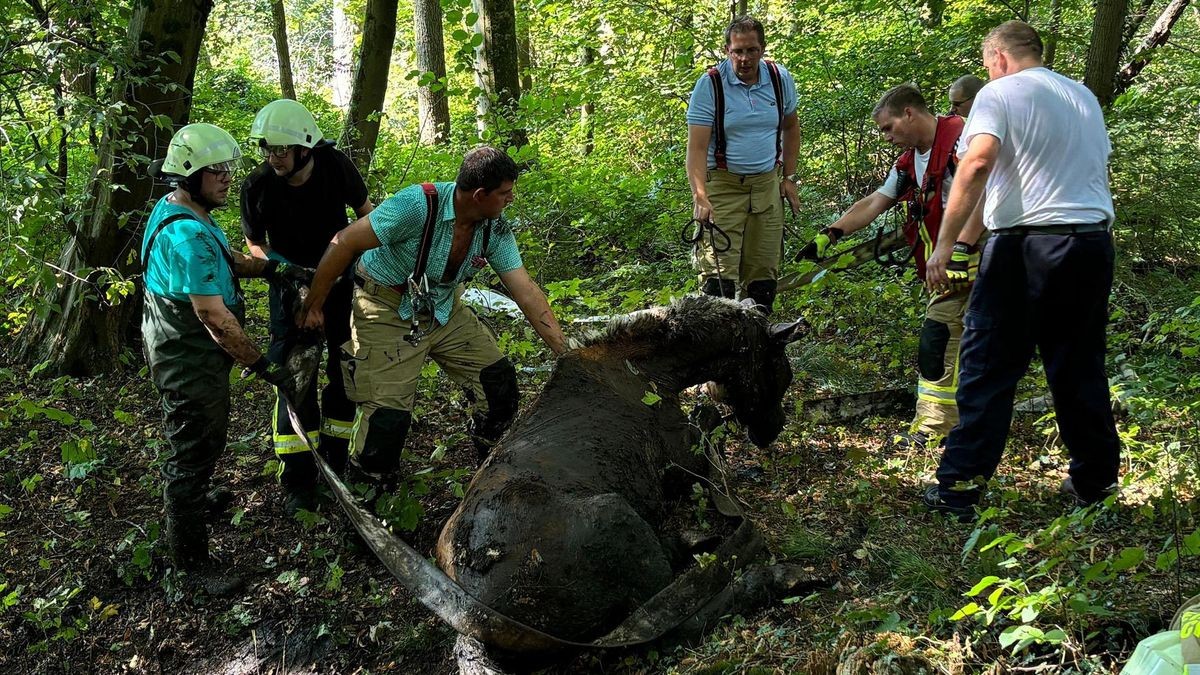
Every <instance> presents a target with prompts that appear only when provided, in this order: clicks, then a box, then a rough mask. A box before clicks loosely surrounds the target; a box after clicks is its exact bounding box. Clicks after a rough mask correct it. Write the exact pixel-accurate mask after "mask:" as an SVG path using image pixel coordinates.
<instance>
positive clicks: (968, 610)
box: [950, 602, 980, 621]
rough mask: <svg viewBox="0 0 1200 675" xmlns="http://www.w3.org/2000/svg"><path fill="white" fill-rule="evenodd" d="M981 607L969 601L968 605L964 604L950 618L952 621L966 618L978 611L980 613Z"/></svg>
mask: <svg viewBox="0 0 1200 675" xmlns="http://www.w3.org/2000/svg"><path fill="white" fill-rule="evenodd" d="M979 609H980V607H979V605H977V604H975V603H973V602H968V603H967V604H966V605H963V606H962V607H961V608H960V609H959V610H958V611H957V612H955V613H954V614H952V615H951V616H950V620H951V621H958V620H960V619H965V618H967V617H968V616H972V615H974V614H978V613H979Z"/></svg>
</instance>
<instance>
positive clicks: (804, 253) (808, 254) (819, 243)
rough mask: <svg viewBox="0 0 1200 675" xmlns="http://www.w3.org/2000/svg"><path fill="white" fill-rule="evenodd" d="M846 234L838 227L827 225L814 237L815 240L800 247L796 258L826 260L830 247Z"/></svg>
mask: <svg viewBox="0 0 1200 675" xmlns="http://www.w3.org/2000/svg"><path fill="white" fill-rule="evenodd" d="M845 234H846V233H845V232H843V231H842V230H841V229H839V228H836V227H827V228H825V229H823V230H821V233H820V234H818V235H817V236H816V237H813V240H812V241H810V242H808V245H806V246H805V247H804V248H802V249H800V252H799V253H797V254H796V259H797V260H812V261H818V262H819V261H821V260H824V259H825V256H826V254H828V253H829V249H830V248H832V247H833V245H834V244H836V243H837V242H838V239H841V238H842V237H843V236H845Z"/></svg>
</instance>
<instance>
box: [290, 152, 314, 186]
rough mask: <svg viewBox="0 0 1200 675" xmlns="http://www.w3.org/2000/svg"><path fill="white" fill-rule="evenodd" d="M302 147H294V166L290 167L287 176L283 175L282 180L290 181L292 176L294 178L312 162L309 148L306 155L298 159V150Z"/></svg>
mask: <svg viewBox="0 0 1200 675" xmlns="http://www.w3.org/2000/svg"><path fill="white" fill-rule="evenodd" d="M302 147H303V146H300V145H297V146H296V161H295V162H294V163H293V164H294V166H292V170H291V171H289V172H287V174H285V175H284V177H283V179H284V180H290V179H291V178H292V176H295V175H296V174H298V173H300V172H301V171H303V170H304V167H306V166H308V163H309V162H311V161H312V149H311V148H307V150H308V154H307V155H304V157H303V158H301V157H300V149H301V148H302Z"/></svg>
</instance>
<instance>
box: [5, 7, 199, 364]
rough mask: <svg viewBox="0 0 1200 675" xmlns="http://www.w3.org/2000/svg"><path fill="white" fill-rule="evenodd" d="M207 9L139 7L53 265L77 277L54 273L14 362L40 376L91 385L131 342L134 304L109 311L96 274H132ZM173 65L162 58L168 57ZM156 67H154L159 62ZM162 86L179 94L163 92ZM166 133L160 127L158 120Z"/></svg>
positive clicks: (186, 96) (180, 118)
mask: <svg viewBox="0 0 1200 675" xmlns="http://www.w3.org/2000/svg"><path fill="white" fill-rule="evenodd" d="M212 6H213V3H212V0H159V1H158V2H153V3H151V2H136V3H135V4H134V9H133V13H132V16H131V17H130V19H129V33H128V37H129V47H128V48H129V49H130V51H131V52H132V57H133V58H131V59H129V63H131V64H133V66H132V70H130V71H128V72H118V73H117V74H116V75H115V76H114V80H116V81H117V82H118V83H119V84H120V86H115V87H113V99H114V100H113V104H114V107H119V108H123V109H124V111H123V114H122V115H112V116H110V119H113V120H115V122H114V126H112V127H109V128H107V129H106V130H105V133H104V136H103V138H102V139H101V145H100V148H99V152H98V159H97V162H96V168H95V171H94V172H93V177H92V182H91V185H90V186H89V192H90V196H89V198H88V202H87V203H88V211H87V212H86V213H84V214H80V216H79V219H78V220H79V222H80V226H79V229H78V232H77V233H76V234H75V235H74V236H72V237H71V238H70V239H69V240H68V242H67V245H66V246H65V248H64V249H63V251H62V254H61V255H60V257H59V260H58V267H60V268H62V269H63V270H68V271H70V272H71V273H72V274H74V275H78V276H79V277H83V278H84V279H85V281H79V280H77V279H75V278H74V277H72V276H69V275H66V274H63V273H59V274H58V275H57V276H56V278H55V279H54V284H53V285H50V286H46V287H43V291H42V292H43V293H44V294H47V295H49V296H50V297H51V303H52V306H53V307H54V309H53V311H51V312H49V313H48V314H46V315H44V316H38V317H36V318H35V319H33V320H32V321H31V322H30V323H29V325H28V326H26V328H25V330H24V331H23V332H22V334H21V337H20V340H19V341H18V344H17V350H18V358H19V359H21V360H22V361H24V362H25V363H29V364H33V363H38V362H41V361H48V362H49V366H48V367H47V369H46V372H49V373H55V374H70V375H92V374H97V373H102V372H108V371H111V370H114V369H115V368H117V367H118V363H119V360H118V358H119V356H120V352H121V345H122V341H123V338H124V337H125V336H126V335H128V334H130V333H131V332H132V329H133V326H134V325H135V322H134V321H133V319H134V318H135V317H136V312H135V307H136V305H137V303H136V302H129V301H126V302H120V303H117V304H113V305H110V304H109V303H108V302H106V300H105V298H104V294H105V292H106V291H108V290H109V289H110V286H109V285H108V284H107V283H106V282H105V281H104V280H103V278H104V277H107V276H108V275H107V274H105V272H104V269H103V268H108V269H112V270H115V273H116V275H119V276H120V277H122V278H123V277H127V276H128V275H129V274H130V273H131V272H133V271H135V269H136V267H137V264H136V263H135V262H134V258H135V256H134V255H133V251H134V250H136V242H137V239H138V235H139V233H140V231H141V227H140V225H141V222H142V220H143V218H144V216H145V214H146V210H147V206H148V204H147V202H148V200H149V199H150V197H151V196H152V193H153V191H154V190H153V187H154V186H153V182H152V181H151V179H150V178H149V177H148V176H147V174H146V162H147V161H148V160H149V159H153V158H161V157H162V156H163V153H164V150H165V148H166V147H167V145H168V144H169V143H170V140H171V136H172V135H173V133H174V128H173V126H174V125H182V124H185V123H186V122H187V119H188V114H189V112H190V111H191V106H192V96H191V91H192V84H193V81H194V79H195V74H196V62H197V59H198V57H199V53H200V43H201V41H202V40H203V38H204V28H205V24H206V23H207V21H208V15H209V12H210V11H211V10H212ZM168 51H170V52H174V53H175V54H178V55H179V59H178V61H176V60H175V59H168V58H162V56H161V55H162V54H164V53H166V52H168ZM160 59H161V63H160V62H159V60H160ZM168 86H174V87H178V88H179V89H177V90H167V87H168ZM159 115H162V116H165V117H166V118H167V119H168V120H169V122H170V123H168V124H163V125H162V126H161V127H160V126H159V125H157V124H155V123H154V121H153V120H154V118H155V117H156V116H159Z"/></svg>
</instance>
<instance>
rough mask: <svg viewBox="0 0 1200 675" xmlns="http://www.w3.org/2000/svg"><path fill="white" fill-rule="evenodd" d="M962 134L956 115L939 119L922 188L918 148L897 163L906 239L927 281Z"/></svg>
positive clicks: (919, 270) (960, 122)
mask: <svg viewBox="0 0 1200 675" xmlns="http://www.w3.org/2000/svg"><path fill="white" fill-rule="evenodd" d="M962 131H963V118H961V117H959V116H957V115H947V116H945V117H938V118H937V131H936V132H935V133H934V137H933V148H931V149H930V152H929V165H928V166H927V167H925V178H924V180H923V181H922V182H921V185H919V186H918V185H917V184H916V180H915V179H914V178H913V177H914V176H915V175H916V152H917V151H916V149H915V148H909V149H908V150H905V151H904V154H902V155H900V158H899V159H897V160H896V173H897V174H898V175H899V177H900V182H899V186H898V188H897V191H896V192H897V198H896V201H897V202H898V203H900V204H903V205H904V208H905V212H906V213H905V221H904V236H905V238H906V239H907V240H908V243H909V245H910V246H912V247H913V254H914V257H915V258H916V262H917V277H918V278H920V279H924V278H925V260H926V259H927V258H928V257H929V255H930V254H932V253H933V247H934V246H935V245H936V244H937V237H938V229H939V228H940V227H941V224H942V209H943V206H942V191H943V185H944V184H945V178H946V176H947V175H950V176H953V175H954V172H955V170H956V169H957V168H958V158H957V157H956V155H955V150H956V149H957V146H958V137H959V136H961V135H962Z"/></svg>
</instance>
